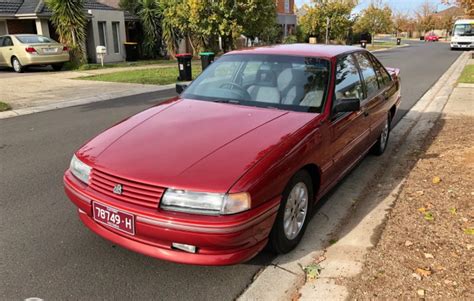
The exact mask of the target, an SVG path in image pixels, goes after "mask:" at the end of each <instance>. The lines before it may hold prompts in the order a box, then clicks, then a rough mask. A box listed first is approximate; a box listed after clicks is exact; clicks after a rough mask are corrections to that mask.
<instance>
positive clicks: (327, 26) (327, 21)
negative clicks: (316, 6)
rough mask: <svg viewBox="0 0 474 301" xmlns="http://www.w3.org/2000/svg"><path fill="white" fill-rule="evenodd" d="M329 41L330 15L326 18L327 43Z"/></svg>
mask: <svg viewBox="0 0 474 301" xmlns="http://www.w3.org/2000/svg"><path fill="white" fill-rule="evenodd" d="M328 43H329V17H327V18H326V44H328Z"/></svg>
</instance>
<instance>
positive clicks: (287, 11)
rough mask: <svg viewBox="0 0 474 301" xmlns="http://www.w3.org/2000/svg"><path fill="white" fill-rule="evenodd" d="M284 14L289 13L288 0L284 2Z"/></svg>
mask: <svg viewBox="0 0 474 301" xmlns="http://www.w3.org/2000/svg"><path fill="white" fill-rule="evenodd" d="M285 13H287V14H289V13H290V0H285Z"/></svg>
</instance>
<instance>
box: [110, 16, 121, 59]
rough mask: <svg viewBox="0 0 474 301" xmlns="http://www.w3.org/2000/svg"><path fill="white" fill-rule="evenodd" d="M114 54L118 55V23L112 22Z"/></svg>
mask: <svg viewBox="0 0 474 301" xmlns="http://www.w3.org/2000/svg"><path fill="white" fill-rule="evenodd" d="M112 33H113V37H114V53H120V22H112Z"/></svg>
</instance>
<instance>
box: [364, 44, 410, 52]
mask: <svg viewBox="0 0 474 301" xmlns="http://www.w3.org/2000/svg"><path fill="white" fill-rule="evenodd" d="M404 47H410V44H403V45H400V46H395V47H392V48H381V49H376V50H372V51H370V52H381V51H388V50H393V49H398V48H404Z"/></svg>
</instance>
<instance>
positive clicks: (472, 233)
mask: <svg viewBox="0 0 474 301" xmlns="http://www.w3.org/2000/svg"><path fill="white" fill-rule="evenodd" d="M464 233H466V234H469V235H474V228H467V229H464Z"/></svg>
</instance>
